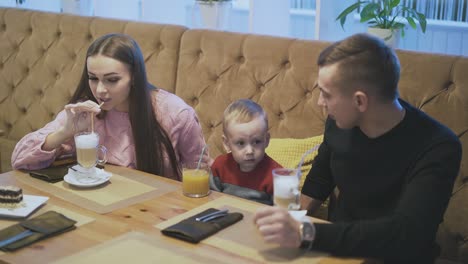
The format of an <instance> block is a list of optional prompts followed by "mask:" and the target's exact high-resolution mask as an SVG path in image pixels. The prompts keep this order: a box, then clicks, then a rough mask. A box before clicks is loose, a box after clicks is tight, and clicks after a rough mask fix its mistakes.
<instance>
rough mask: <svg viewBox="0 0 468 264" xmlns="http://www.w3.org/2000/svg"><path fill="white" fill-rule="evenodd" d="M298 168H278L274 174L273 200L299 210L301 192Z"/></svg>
mask: <svg viewBox="0 0 468 264" xmlns="http://www.w3.org/2000/svg"><path fill="white" fill-rule="evenodd" d="M298 173H299V171H298V169H287V168H278V169H274V170H273V171H272V174H273V202H274V204H275V205H276V206H279V207H283V208H285V209H288V210H299V209H300V207H301V205H300V201H299V199H300V194H301V193H300V192H299V176H298Z"/></svg>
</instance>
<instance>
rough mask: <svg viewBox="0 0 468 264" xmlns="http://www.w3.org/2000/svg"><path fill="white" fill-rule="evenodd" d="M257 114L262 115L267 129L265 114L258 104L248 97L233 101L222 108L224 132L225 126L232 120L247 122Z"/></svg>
mask: <svg viewBox="0 0 468 264" xmlns="http://www.w3.org/2000/svg"><path fill="white" fill-rule="evenodd" d="M258 116H263V119H264V120H265V127H266V128H267V129H268V117H267V114H266V112H265V111H264V110H263V108H262V107H261V106H260V105H259V104H257V103H255V102H254V101H252V100H250V99H239V100H237V101H234V102H232V103H231V104H230V105H229V106H228V107H227V108H226V110H224V117H223V131H224V133H225V134H226V128H227V126H228V125H229V124H230V123H232V122H238V123H248V122H250V121H252V120H253V119H254V118H256V117H258Z"/></svg>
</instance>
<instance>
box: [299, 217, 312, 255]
mask: <svg viewBox="0 0 468 264" xmlns="http://www.w3.org/2000/svg"><path fill="white" fill-rule="evenodd" d="M299 232H300V234H301V246H300V247H301V248H306V249H307V250H310V249H311V248H312V243H313V242H314V239H315V226H314V224H312V223H309V222H302V223H301V225H300V227H299Z"/></svg>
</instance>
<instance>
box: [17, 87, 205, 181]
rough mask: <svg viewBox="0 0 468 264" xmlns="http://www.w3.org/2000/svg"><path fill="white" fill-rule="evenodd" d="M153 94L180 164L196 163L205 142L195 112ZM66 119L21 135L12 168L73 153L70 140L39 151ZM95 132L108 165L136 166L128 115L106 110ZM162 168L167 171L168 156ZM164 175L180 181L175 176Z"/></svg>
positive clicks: (171, 97) (45, 164)
mask: <svg viewBox="0 0 468 264" xmlns="http://www.w3.org/2000/svg"><path fill="white" fill-rule="evenodd" d="M152 95H153V98H152V100H153V105H154V106H155V110H156V116H157V118H158V120H159V122H160V123H161V125H162V127H163V128H164V129H165V131H166V133H167V134H168V136H169V138H170V139H171V141H172V145H173V147H174V150H175V153H176V156H177V159H178V161H179V164H180V163H186V162H196V161H198V156H199V155H200V153H201V151H202V148H203V146H204V145H205V140H204V138H203V133H202V129H201V127H200V124H199V122H198V118H197V115H196V113H195V111H194V109H193V108H192V107H190V106H189V105H187V104H186V103H185V102H184V101H183V100H182V99H181V98H179V97H178V96H176V95H174V94H172V93H169V92H167V91H164V90H161V89H159V90H158V92H153V94H152ZM65 117H66V114H65V111H64V110H63V111H61V112H60V113H59V114H58V115H57V117H56V119H55V120H53V121H52V122H50V123H48V124H47V125H46V126H44V127H43V128H41V129H39V130H37V131H35V132H32V133H29V134H27V135H26V136H24V137H23V138H22V139H21V140H20V141H19V142H18V143H17V144H16V146H15V149H14V151H13V155H12V157H11V163H12V166H13V168H15V169H27V170H34V169H41V168H45V167H48V166H49V165H50V164H51V163H52V162H53V161H54V160H55V159H56V158H57V157H58V156H60V155H63V154H67V153H74V152H75V144H74V142H73V139H69V140H68V141H66V142H64V143H63V144H62V147H61V148H58V149H55V150H53V151H44V150H42V149H41V146H42V145H43V144H44V142H45V139H46V137H47V135H48V134H50V133H52V132H53V131H56V130H57V129H58V128H59V127H60V126H61V124H63V123H65ZM95 131H96V132H97V133H98V134H99V136H100V144H101V145H104V146H105V147H106V148H107V150H108V152H107V162H108V163H111V164H115V165H120V166H125V167H130V168H135V167H136V158H135V146H134V142H133V133H132V129H131V126H130V120H129V118H128V113H126V112H118V111H115V110H111V111H108V112H107V114H106V117H105V118H104V119H97V118H96V119H95ZM165 166H166V168H170V165H169V161H168V159H167V157H166V158H165ZM168 171H169V170H168ZM163 176H165V177H167V178H172V179H176V180H181V179H179V178H177V176H176V175H163Z"/></svg>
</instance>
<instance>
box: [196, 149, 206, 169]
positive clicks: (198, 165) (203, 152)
mask: <svg viewBox="0 0 468 264" xmlns="http://www.w3.org/2000/svg"><path fill="white" fill-rule="evenodd" d="M207 147H208V145H207V144H205V146H203V148H202V151H201V154H200V159H198V164H197V170H198V169H200V165H201V160H202V158H203V154H205V149H206V148H207Z"/></svg>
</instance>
